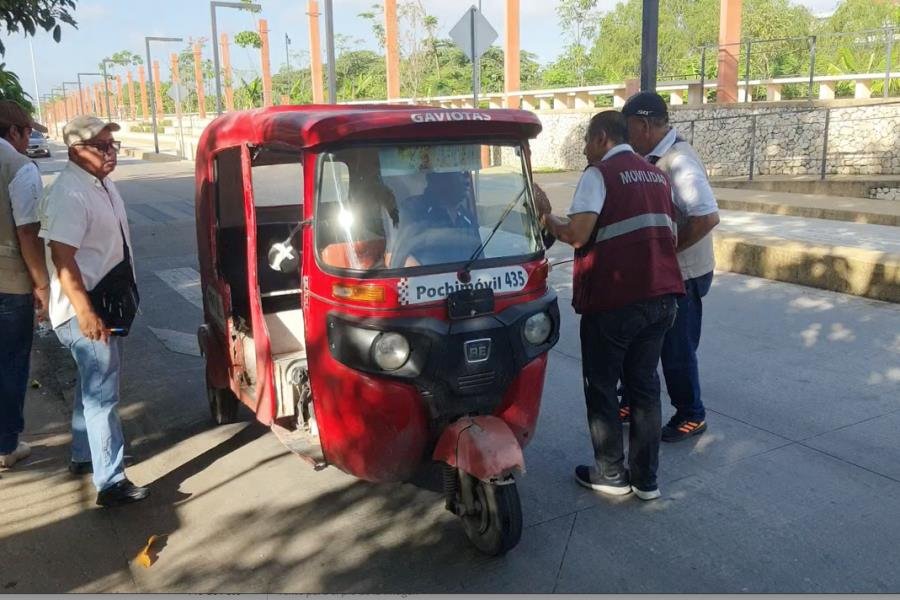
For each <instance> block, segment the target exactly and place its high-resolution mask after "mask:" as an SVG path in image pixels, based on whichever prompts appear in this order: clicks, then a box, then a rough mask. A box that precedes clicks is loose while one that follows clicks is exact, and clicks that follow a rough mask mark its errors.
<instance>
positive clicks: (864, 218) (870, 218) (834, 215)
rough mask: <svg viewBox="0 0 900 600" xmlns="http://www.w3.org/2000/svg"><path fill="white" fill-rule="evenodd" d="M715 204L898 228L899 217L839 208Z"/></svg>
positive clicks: (721, 200)
mask: <svg viewBox="0 0 900 600" xmlns="http://www.w3.org/2000/svg"><path fill="white" fill-rule="evenodd" d="M716 202H717V203H718V205H719V208H722V209H725V210H739V211H743V212H753V213H763V214H768V215H782V216H788V217H806V218H810V219H827V220H829V221H847V222H850V223H864V224H867V225H889V226H892V227H900V215H891V214H885V213H873V212H864V211H858V210H844V209H840V208H823V207H817V206H796V205H792V204H777V203H774V202H760V201H758V200H735V199H730V198H719V197H716Z"/></svg>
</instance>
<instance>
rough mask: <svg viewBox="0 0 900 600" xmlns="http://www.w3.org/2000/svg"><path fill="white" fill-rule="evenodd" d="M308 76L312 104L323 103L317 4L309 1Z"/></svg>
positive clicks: (312, 0)
mask: <svg viewBox="0 0 900 600" xmlns="http://www.w3.org/2000/svg"><path fill="white" fill-rule="evenodd" d="M306 12H307V14H308V15H309V74H310V78H311V79H312V97H313V104H322V103H323V102H325V89H324V83H323V80H322V48H321V45H320V44H319V3H318V2H317V1H316V0H309V2H308V3H307V11H306Z"/></svg>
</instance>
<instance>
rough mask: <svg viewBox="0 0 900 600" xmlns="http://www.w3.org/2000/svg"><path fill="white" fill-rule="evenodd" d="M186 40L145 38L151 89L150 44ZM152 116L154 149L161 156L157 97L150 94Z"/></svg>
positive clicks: (182, 39) (151, 63)
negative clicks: (157, 129) (157, 123)
mask: <svg viewBox="0 0 900 600" xmlns="http://www.w3.org/2000/svg"><path fill="white" fill-rule="evenodd" d="M182 41H184V38H180V37H179V38H176V37H156V36H149V37H145V38H144V45H145V46H146V48H147V70H148V71H149V73H150V87H151V88H153V85H154V84H153V69H152V68H151V66H152V65H153V62H152V61H151V60H150V42H182ZM150 115H151V116H152V119H153V148H154V149H155V150H156V153H157V154H159V134H158V133H157V131H156V95H155V94H150Z"/></svg>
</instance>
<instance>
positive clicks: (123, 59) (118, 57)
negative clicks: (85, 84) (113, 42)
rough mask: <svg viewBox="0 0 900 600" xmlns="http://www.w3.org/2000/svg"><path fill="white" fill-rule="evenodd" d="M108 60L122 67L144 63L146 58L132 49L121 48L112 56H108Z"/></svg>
mask: <svg viewBox="0 0 900 600" xmlns="http://www.w3.org/2000/svg"><path fill="white" fill-rule="evenodd" d="M106 60H107V61H109V62H111V63H113V64H114V65H118V66H120V67H131V66H137V65H142V64H144V59H143V58H141V56H140V55H139V54H135V53H134V52H132V51H130V50H119V51H118V52H113V53H112V55H111V56H108V57H107V58H106ZM101 69H102V66H101Z"/></svg>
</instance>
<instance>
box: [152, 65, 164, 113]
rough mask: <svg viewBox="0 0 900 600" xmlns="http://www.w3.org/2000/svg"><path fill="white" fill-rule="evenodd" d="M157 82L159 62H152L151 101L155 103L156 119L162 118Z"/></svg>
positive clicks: (160, 95) (160, 94)
mask: <svg viewBox="0 0 900 600" xmlns="http://www.w3.org/2000/svg"><path fill="white" fill-rule="evenodd" d="M160 85H161V83H160V81H159V61H158V60H154V61H153V101H154V102H156V118H157V119H162V118H163V103H162V90H161V89H160Z"/></svg>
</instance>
